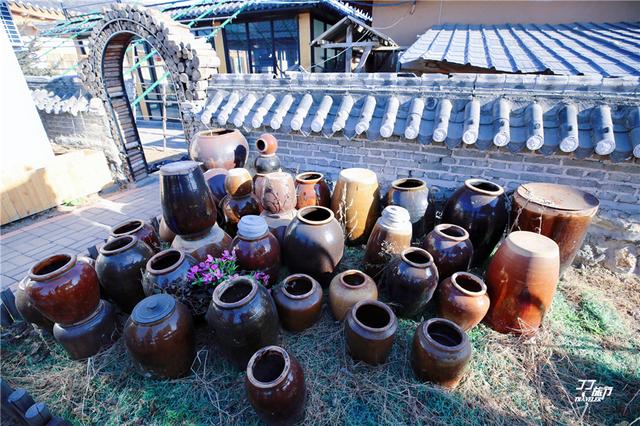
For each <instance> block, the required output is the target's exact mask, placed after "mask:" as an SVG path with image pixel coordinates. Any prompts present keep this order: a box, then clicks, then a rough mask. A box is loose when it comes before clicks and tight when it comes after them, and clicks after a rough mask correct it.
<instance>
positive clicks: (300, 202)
mask: <svg viewBox="0 0 640 426" xmlns="http://www.w3.org/2000/svg"><path fill="white" fill-rule="evenodd" d="M307 206H322V207H331V190H330V189H329V185H328V184H327V182H326V181H325V179H324V175H323V174H322V173H317V172H305V173H300V174H299V175H297V176H296V208H297V209H301V208H303V207H307Z"/></svg>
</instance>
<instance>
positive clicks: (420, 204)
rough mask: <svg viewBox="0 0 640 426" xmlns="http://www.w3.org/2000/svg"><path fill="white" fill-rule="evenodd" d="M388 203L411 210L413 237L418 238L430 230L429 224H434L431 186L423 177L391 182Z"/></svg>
mask: <svg viewBox="0 0 640 426" xmlns="http://www.w3.org/2000/svg"><path fill="white" fill-rule="evenodd" d="M386 204H387V205H388V206H400V207H403V208H405V209H407V211H408V212H409V217H410V218H411V219H410V220H411V225H412V227H413V234H412V235H413V238H414V239H418V238H420V237H422V236H423V235H424V234H425V233H427V232H428V231H430V230H431V229H428V228H427V226H433V220H430V218H429V214H428V213H429V212H430V211H431V210H432V209H430V208H429V207H430V205H429V204H430V203H429V188H428V187H427V183H426V182H425V181H423V180H422V179H416V178H403V179H397V180H395V181H393V182H392V183H391V187H390V188H389V191H388V192H387V197H386Z"/></svg>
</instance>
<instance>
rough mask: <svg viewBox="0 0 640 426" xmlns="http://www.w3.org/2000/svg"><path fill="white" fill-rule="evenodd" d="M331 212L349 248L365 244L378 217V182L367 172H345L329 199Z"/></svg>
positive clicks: (374, 176)
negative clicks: (342, 230)
mask: <svg viewBox="0 0 640 426" xmlns="http://www.w3.org/2000/svg"><path fill="white" fill-rule="evenodd" d="M331 210H333V213H334V214H335V215H336V219H337V220H338V222H340V223H342V225H343V226H344V232H345V236H346V243H347V244H348V245H359V244H365V243H366V242H367V239H368V238H369V234H370V233H371V230H372V229H373V225H375V223H376V219H377V218H378V215H379V214H380V188H379V186H378V178H377V176H376V174H375V173H374V172H372V171H371V170H368V169H359V168H352V169H344V170H342V171H341V172H340V175H339V177H338V181H337V182H336V186H335V188H334V190H333V196H332V197H331Z"/></svg>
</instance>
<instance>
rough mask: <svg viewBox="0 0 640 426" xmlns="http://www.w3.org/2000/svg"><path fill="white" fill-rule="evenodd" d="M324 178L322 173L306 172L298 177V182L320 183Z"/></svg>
mask: <svg viewBox="0 0 640 426" xmlns="http://www.w3.org/2000/svg"><path fill="white" fill-rule="evenodd" d="M322 178H324V175H323V174H322V173H318V172H304V173H300V174H298V175H296V181H297V182H300V183H314V184H315V183H318V182H320V180H322Z"/></svg>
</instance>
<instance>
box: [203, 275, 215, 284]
mask: <svg viewBox="0 0 640 426" xmlns="http://www.w3.org/2000/svg"><path fill="white" fill-rule="evenodd" d="M202 279H203V280H204V282H205V283H207V284H210V283H211V282H212V281H213V276H211V274H203V275H202Z"/></svg>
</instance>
